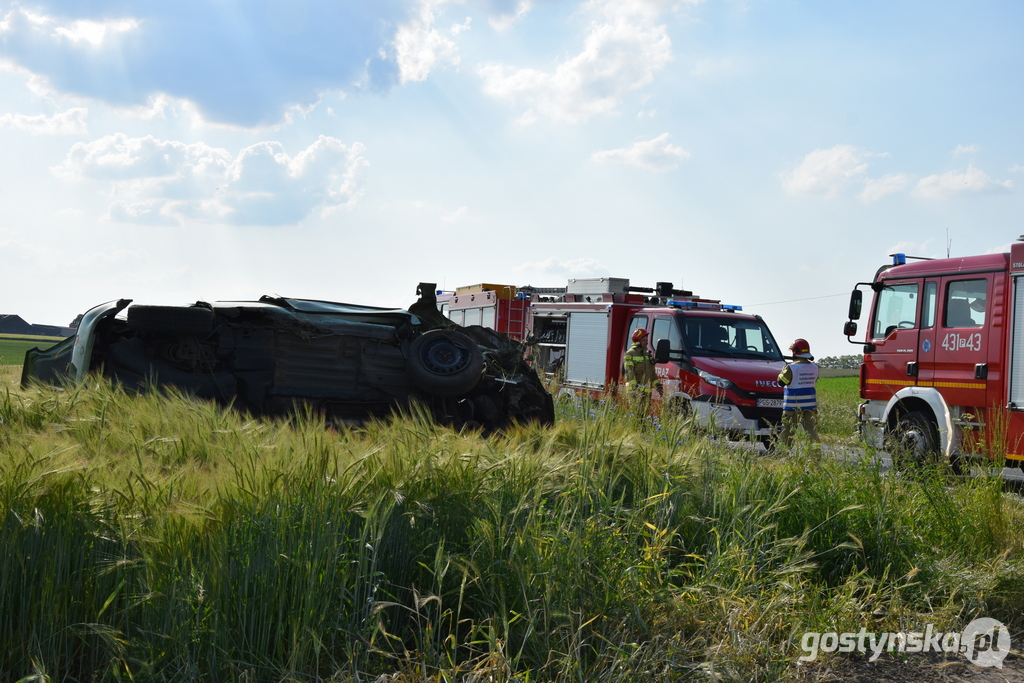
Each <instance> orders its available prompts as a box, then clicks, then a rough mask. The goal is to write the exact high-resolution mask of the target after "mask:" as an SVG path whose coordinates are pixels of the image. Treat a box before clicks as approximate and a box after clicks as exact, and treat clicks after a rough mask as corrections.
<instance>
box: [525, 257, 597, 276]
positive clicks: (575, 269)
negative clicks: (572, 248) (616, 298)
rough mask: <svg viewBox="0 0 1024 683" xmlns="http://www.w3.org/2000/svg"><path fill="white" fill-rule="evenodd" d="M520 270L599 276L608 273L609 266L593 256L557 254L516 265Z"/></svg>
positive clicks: (544, 274) (546, 274)
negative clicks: (579, 256) (578, 256)
mask: <svg viewBox="0 0 1024 683" xmlns="http://www.w3.org/2000/svg"><path fill="white" fill-rule="evenodd" d="M516 270H517V271H520V272H532V273H535V274H536V275H538V276H542V275H543V276H561V277H588V276H599V275H604V274H607V273H608V268H607V267H606V266H605V265H604V264H603V263H601V262H600V261H598V260H596V259H592V258H586V257H584V258H577V259H560V258H558V257H556V256H551V257H550V258H547V259H544V260H543V261H536V262H534V263H523V264H521V265H519V266H516Z"/></svg>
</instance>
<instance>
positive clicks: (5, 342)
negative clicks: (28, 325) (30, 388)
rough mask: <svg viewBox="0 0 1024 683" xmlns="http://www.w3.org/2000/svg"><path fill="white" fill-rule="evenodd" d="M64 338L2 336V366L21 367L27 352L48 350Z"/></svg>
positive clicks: (0, 362) (0, 350)
mask: <svg viewBox="0 0 1024 683" xmlns="http://www.w3.org/2000/svg"><path fill="white" fill-rule="evenodd" d="M61 339H63V337H37V336H32V335H26V334H0V365H15V364H17V365H19V366H20V365H21V364H22V363H24V362H25V352H26V351H28V350H29V349H34V348H36V347H39V348H41V349H46V348H49V347H51V346H53V345H54V344H55V343H56V342H59V341H60V340H61Z"/></svg>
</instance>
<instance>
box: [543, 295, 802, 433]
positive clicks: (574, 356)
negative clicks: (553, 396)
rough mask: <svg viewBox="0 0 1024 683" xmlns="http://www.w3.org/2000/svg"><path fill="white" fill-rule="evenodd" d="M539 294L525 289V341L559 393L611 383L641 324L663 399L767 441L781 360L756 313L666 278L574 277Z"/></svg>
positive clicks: (609, 387) (617, 380)
mask: <svg viewBox="0 0 1024 683" xmlns="http://www.w3.org/2000/svg"><path fill="white" fill-rule="evenodd" d="M545 291H546V292H548V293H546V294H541V293H535V294H533V295H532V300H531V303H530V315H529V317H528V321H529V323H530V328H529V335H530V336H529V337H528V339H529V341H530V342H532V344H533V345H534V348H535V349H536V352H535V355H536V362H537V363H538V365H539V366H540V368H542V369H544V370H545V371H546V372H547V374H548V377H549V378H550V379H551V380H552V381H553V382H554V383H555V384H556V386H558V387H559V389H560V391H561V393H566V392H573V393H588V394H591V395H595V396H597V395H600V394H603V393H606V392H615V391H617V390H619V389H620V384H624V383H625V378H624V377H623V373H622V364H623V359H624V356H625V353H626V350H627V349H629V347H630V345H631V341H630V338H631V335H632V333H633V331H634V330H636V329H637V328H641V327H642V328H644V329H646V330H647V331H648V332H649V334H648V335H647V339H648V343H649V345H650V351H651V352H652V354H653V355H654V356H655V359H656V361H657V368H656V371H657V374H658V376H659V378H660V380H661V384H662V387H663V389H664V400H665V401H666V402H667V404H668V405H670V406H672V407H673V408H674V409H677V410H679V411H682V412H688V411H692V412H693V414H694V416H695V418H696V420H697V421H698V422H699V423H700V424H703V425H711V424H714V425H715V426H716V427H718V428H722V429H725V430H727V431H729V432H732V433H733V434H735V435H737V436H755V437H757V438H759V439H760V440H762V441H764V442H767V440H768V439H769V438H771V435H772V434H773V432H774V431H775V429H776V428H777V426H778V424H779V422H780V421H781V419H782V387H781V386H779V384H778V382H777V378H778V375H779V372H780V371H781V370H782V368H783V367H784V366H785V361H784V360H783V356H782V353H781V351H780V350H779V347H778V344H777V343H776V342H775V339H774V337H773V336H772V334H771V331H770V330H769V329H768V326H767V325H766V324H765V322H764V321H763V320H762V319H761V317H760V316H754V315H747V314H744V313H742V312H740V311H741V307H739V306H730V305H724V304H722V303H721V302H720V301H717V300H712V299H703V298H700V297H697V296H693V294H692V292H688V291H681V290H675V289H673V288H672V284H671V283H658V286H657V287H656V288H643V287H631V286H629V281H628V280H626V279H623V278H580V279H576V280H570V282H569V286H568V287H566V289H565V290H564V291H562V292H553V293H552V290H545ZM652 398H653V399H654V400H659V396H658V395H657V393H654V394H653V396H652Z"/></svg>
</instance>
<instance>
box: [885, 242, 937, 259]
mask: <svg viewBox="0 0 1024 683" xmlns="http://www.w3.org/2000/svg"><path fill="white" fill-rule="evenodd" d="M934 241H935V240H934V239H931V238H929V239H926V240H925V241H924V242H909V241H906V240H904V241H902V242H897V243H896V244H894V245H892V246H891V247H889V249H888V250H886V252H885V253H887V254H913V255H914V256H931V254H929V253H928V250H929V249H930V248H931V247H930V245H931V243H932V242H934ZM943 256H945V254H943Z"/></svg>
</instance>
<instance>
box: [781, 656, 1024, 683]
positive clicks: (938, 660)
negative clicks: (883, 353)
mask: <svg viewBox="0 0 1024 683" xmlns="http://www.w3.org/2000/svg"><path fill="white" fill-rule="evenodd" d="M801 681H806V682H807V683H811V682H812V681H813V682H814V683H833V682H834V683H931V682H932V681H936V682H942V683H1024V657H1022V656H1021V655H1020V654H1019V653H1011V654H1010V656H1008V657H1007V658H1006V659H1005V660H1004V661H1003V668H1001V669H997V668H991V669H985V668H982V667H979V666H975V665H973V664H969V663H967V662H966V661H965V660H963V659H959V660H956V659H950V660H944V659H943V658H942V657H940V656H927V655H907V656H906V657H904V658H902V659H898V658H895V657H891V656H882V657H880V658H879V659H878V660H877V661H874V662H869V661H868V660H867V658H863V659H838V658H836V659H832V660H827V661H822V662H815V663H814V665H813V666H808V669H807V671H806V674H805V675H804V676H801Z"/></svg>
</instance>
